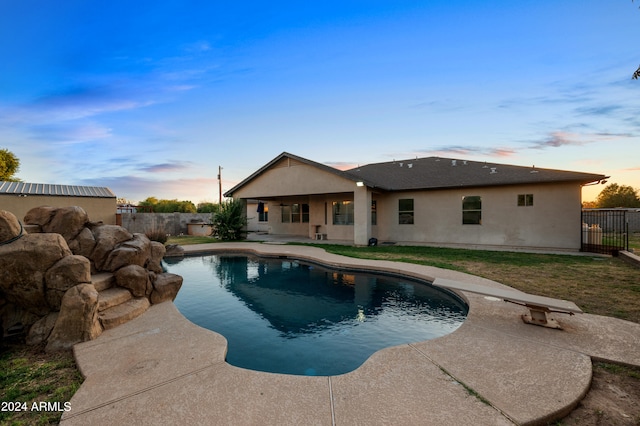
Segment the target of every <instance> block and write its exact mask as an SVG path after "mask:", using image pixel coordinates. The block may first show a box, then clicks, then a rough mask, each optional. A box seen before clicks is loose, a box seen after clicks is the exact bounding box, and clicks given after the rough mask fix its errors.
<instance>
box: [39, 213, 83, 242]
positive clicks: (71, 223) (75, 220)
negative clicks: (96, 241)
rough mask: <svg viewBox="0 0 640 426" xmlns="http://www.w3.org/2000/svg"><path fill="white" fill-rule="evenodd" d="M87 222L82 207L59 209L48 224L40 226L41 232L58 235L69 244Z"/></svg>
mask: <svg viewBox="0 0 640 426" xmlns="http://www.w3.org/2000/svg"><path fill="white" fill-rule="evenodd" d="M88 221H89V216H88V215H87V212H86V211H84V209H83V208H82V207H78V206H72V207H60V208H58V209H56V210H55V213H54V214H53V217H52V218H51V220H50V221H49V223H47V224H45V225H42V231H43V232H53V233H56V234H60V235H62V236H63V237H64V239H65V240H66V241H67V242H69V241H71V240H72V239H73V238H75V237H76V235H78V234H79V233H80V231H82V229H84V225H85V224H86V223H87V222H88Z"/></svg>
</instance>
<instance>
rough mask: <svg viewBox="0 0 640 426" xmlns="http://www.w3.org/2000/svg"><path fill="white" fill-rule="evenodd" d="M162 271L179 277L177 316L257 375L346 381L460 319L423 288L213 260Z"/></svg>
mask: <svg viewBox="0 0 640 426" xmlns="http://www.w3.org/2000/svg"><path fill="white" fill-rule="evenodd" d="M165 265H166V267H167V270H168V271H169V272H172V273H175V274H179V275H181V276H182V277H183V278H184V284H183V286H182V288H181V289H180V292H179V293H178V296H177V297H176V300H175V305H176V307H177V308H178V309H179V310H180V312H181V313H182V314H183V315H184V316H185V317H186V318H187V319H189V320H190V321H192V322H193V323H195V324H198V325H200V326H201V327H204V328H207V329H209V330H213V331H215V332H217V333H220V334H222V335H223V336H225V338H226V339H227V341H228V344H229V347H228V352H227V359H226V360H227V362H228V363H229V364H231V365H235V366H237V367H243V368H248V369H252V370H258V371H267V372H274V373H284V374H298V375H322V376H326V375H337V374H343V373H347V372H349V371H352V370H354V369H356V368H357V367H359V366H360V365H361V364H362V363H363V362H364V361H366V359H367V358H368V357H369V356H371V355H372V354H373V353H374V352H376V351H378V350H380V349H383V348H385V347H389V346H395V345H400V344H406V343H412V342H419V341H424V340H429V339H434V338H436V337H440V336H443V335H446V334H449V333H451V332H453V331H454V330H456V329H457V328H458V327H459V326H460V325H461V324H462V322H463V321H464V319H465V318H466V314H467V306H466V304H465V303H464V302H462V301H461V300H460V299H459V298H457V297H455V296H453V295H452V294H450V293H448V292H446V291H444V290H441V289H438V288H436V287H433V286H430V285H428V284H426V283H423V282H418V281H413V280H411V279H406V278H399V277H391V276H387V275H382V274H375V273H367V272H352V271H345V270H336V269H331V268H326V267H324V266H321V265H317V264H313V263H309V262H305V261H299V260H294V259H273V258H262V257H257V256H247V255H236V254H233V255H219V254H218V255H206V256H198V257H187V258H183V259H175V258H169V259H165Z"/></svg>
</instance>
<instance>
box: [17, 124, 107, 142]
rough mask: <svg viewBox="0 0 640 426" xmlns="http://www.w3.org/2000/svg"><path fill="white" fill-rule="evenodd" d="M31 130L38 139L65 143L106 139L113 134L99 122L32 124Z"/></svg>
mask: <svg viewBox="0 0 640 426" xmlns="http://www.w3.org/2000/svg"><path fill="white" fill-rule="evenodd" d="M29 130H30V133H31V134H32V136H33V137H35V138H36V139H39V140H43V141H47V142H59V143H63V144H76V143H83V142H88V141H95V140H99V139H106V138H108V137H110V136H111V135H112V133H111V129H110V128H108V127H105V126H103V125H100V124H98V123H78V124H75V123H73V124H67V123H60V124H58V123H53V124H43V125H34V126H31V127H30V128H29Z"/></svg>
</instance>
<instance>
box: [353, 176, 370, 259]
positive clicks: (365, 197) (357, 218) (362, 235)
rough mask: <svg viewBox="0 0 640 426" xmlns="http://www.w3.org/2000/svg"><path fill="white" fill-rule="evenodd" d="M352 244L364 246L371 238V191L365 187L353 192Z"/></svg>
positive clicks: (359, 187) (358, 187)
mask: <svg viewBox="0 0 640 426" xmlns="http://www.w3.org/2000/svg"><path fill="white" fill-rule="evenodd" d="M353 222H354V223H353V243H354V244H355V245H357V246H366V245H368V244H369V238H371V191H369V188H367V186H366V185H363V186H357V187H356V189H355V191H353Z"/></svg>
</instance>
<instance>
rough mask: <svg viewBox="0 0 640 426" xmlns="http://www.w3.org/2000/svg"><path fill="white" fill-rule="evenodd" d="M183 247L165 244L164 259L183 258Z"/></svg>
mask: <svg viewBox="0 0 640 426" xmlns="http://www.w3.org/2000/svg"><path fill="white" fill-rule="evenodd" d="M183 256H184V247H182V246H181V245H178V244H167V247H166V252H165V255H164V257H183Z"/></svg>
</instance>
